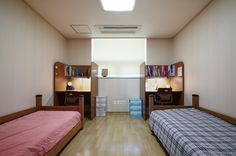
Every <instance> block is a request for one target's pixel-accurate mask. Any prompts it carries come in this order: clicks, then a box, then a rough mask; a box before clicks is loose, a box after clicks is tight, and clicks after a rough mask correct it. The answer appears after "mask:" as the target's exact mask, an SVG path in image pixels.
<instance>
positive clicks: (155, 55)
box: [146, 39, 173, 65]
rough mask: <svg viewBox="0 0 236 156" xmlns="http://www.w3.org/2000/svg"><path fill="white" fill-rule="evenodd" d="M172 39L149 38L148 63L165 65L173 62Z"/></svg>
mask: <svg viewBox="0 0 236 156" xmlns="http://www.w3.org/2000/svg"><path fill="white" fill-rule="evenodd" d="M172 47H173V45H172V40H171V39H147V62H146V64H149V65H152V64H153V65H154V64H159V65H162V64H163V65H164V64H171V63H173V61H172V58H173V53H172V51H173V49H172Z"/></svg>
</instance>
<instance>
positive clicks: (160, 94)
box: [154, 88, 173, 105]
mask: <svg viewBox="0 0 236 156" xmlns="http://www.w3.org/2000/svg"><path fill="white" fill-rule="evenodd" d="M154 103H155V104H157V105H171V104H172V103H173V95H172V88H158V90H157V93H156V94H155V96H154Z"/></svg>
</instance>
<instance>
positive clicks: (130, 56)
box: [92, 39, 146, 77]
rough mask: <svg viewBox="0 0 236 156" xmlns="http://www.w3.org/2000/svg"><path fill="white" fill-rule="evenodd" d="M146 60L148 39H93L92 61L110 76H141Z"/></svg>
mask: <svg viewBox="0 0 236 156" xmlns="http://www.w3.org/2000/svg"><path fill="white" fill-rule="evenodd" d="M145 60H146V39H92V61H94V62H95V63H97V64H98V65H99V73H98V74H99V75H101V69H103V68H107V69H108V76H109V77H139V76H140V64H141V63H142V62H145Z"/></svg>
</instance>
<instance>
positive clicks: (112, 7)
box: [100, 0, 135, 12]
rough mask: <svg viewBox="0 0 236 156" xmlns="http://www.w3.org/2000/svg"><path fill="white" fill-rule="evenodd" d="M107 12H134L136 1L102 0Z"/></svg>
mask: <svg viewBox="0 0 236 156" xmlns="http://www.w3.org/2000/svg"><path fill="white" fill-rule="evenodd" d="M100 1H101V3H102V6H103V9H104V10H105V11H116V12H122V11H132V10H133V9H134V5H135V0H100Z"/></svg>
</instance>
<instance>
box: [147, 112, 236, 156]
mask: <svg viewBox="0 0 236 156" xmlns="http://www.w3.org/2000/svg"><path fill="white" fill-rule="evenodd" d="M149 126H150V129H151V130H152V131H153V133H154V134H155V135H156V136H157V137H158V139H159V140H160V142H161V143H162V145H163V146H164V147H165V149H166V151H167V152H168V153H169V155H170V156H205V155H212V156H221V155H222V156H223V155H225V156H236V126H235V125H232V124H229V123H227V122H225V121H223V120H221V119H219V118H217V117H214V116H212V115H210V114H208V113H205V112H202V111H200V110H197V109H194V108H186V109H169V110H155V111H152V113H151V115H150V118H149Z"/></svg>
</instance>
